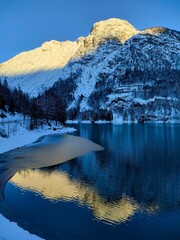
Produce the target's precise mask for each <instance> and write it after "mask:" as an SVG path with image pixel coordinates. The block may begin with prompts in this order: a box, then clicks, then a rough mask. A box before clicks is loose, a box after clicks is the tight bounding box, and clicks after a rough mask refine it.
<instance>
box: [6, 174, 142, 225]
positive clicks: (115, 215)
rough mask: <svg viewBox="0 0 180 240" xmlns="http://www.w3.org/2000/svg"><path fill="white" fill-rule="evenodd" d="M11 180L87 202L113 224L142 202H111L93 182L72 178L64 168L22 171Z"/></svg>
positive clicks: (98, 215)
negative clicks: (64, 171)
mask: <svg viewBox="0 0 180 240" xmlns="http://www.w3.org/2000/svg"><path fill="white" fill-rule="evenodd" d="M11 182H12V183H13V184H15V185H16V186H19V187H21V188H24V189H27V190H31V191H35V192H37V193H39V194H41V195H43V197H45V198H48V199H51V200H54V201H57V200H65V201H76V202H77V203H78V204H80V205H84V204H86V205H88V206H89V207H90V208H91V209H92V211H93V214H94V215H95V217H96V218H97V219H99V220H104V221H107V222H111V223H121V222H124V221H126V220H127V219H129V218H130V217H131V216H133V215H134V213H135V211H136V210H137V209H138V204H137V203H135V202H134V201H133V199H130V198H128V197H125V196H124V197H123V198H121V199H120V200H118V201H116V202H108V201H106V200H105V199H104V198H102V197H101V196H100V195H99V194H98V192H97V190H96V189H94V188H93V187H91V186H90V185H87V184H83V182H80V181H77V180H72V179H71V178H70V177H69V176H68V175H67V174H65V173H63V172H60V171H54V172H48V171H37V170H35V171H33V170H27V171H21V172H19V173H16V175H15V176H14V177H13V178H12V179H11Z"/></svg>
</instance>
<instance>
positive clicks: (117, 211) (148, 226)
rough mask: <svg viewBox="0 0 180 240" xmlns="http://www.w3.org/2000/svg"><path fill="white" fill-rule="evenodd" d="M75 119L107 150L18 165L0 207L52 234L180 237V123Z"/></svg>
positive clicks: (31, 229) (48, 235)
mask: <svg viewBox="0 0 180 240" xmlns="http://www.w3.org/2000/svg"><path fill="white" fill-rule="evenodd" d="M74 126H75V127H76V128H77V129H78V131H77V132H76V133H75V134H76V135H79V136H81V137H85V138H88V139H90V140H92V141H94V142H96V143H98V144H100V145H101V146H103V147H104V148H105V150H104V151H100V152H91V153H88V154H86V155H85V156H83V157H79V158H76V159H73V160H71V161H68V162H66V163H62V164H60V165H56V166H53V167H48V168H43V169H40V170H38V169H34V170H22V171H20V172H18V173H17V174H16V175H15V176H14V177H13V178H12V179H11V180H10V181H9V182H8V184H7V185H6V188H5V199H4V201H3V202H2V203H1V206H0V212H1V213H2V214H3V215H4V216H5V217H6V218H8V219H10V220H12V221H15V222H17V223H18V225H19V226H21V227H22V228H24V229H26V230H28V231H29V232H31V233H33V234H36V235H38V236H40V237H42V238H45V239H48V240H56V239H57V240H61V239H62V240H63V239H65V240H66V239H67V240H68V239H69V240H71V239H72V240H76V239H78V240H81V239H83V240H84V239H95V240H96V239H105V240H106V239H107V240H109V239H113V240H116V239H118V240H120V239H122V240H132V239H133V240H136V239H137V240H141V239H142V240H145V239H146V240H149V239H153V240H156V239H157V240H161V239H162V240H166V239H167V240H171V239H172V240H179V239H180V125H161V124H157V125H156V124H152V125H146V124H145V125H122V126H112V125H96V124H94V125H90V124H81V125H74ZM56 137H57V136H56ZM83 148H84V146H83V144H82V149H83ZM49 158H51V156H49Z"/></svg>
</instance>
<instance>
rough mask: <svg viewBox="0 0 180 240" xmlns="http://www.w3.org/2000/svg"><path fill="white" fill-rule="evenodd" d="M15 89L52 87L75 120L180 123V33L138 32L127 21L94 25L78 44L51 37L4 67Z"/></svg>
mask: <svg viewBox="0 0 180 240" xmlns="http://www.w3.org/2000/svg"><path fill="white" fill-rule="evenodd" d="M0 76H1V78H2V79H3V77H5V76H6V77H7V81H8V83H9V84H10V86H11V87H15V86H18V85H20V87H21V88H22V90H23V91H24V92H28V93H29V94H30V95H31V96H37V95H38V94H39V93H42V92H43V91H44V90H45V89H49V88H50V89H51V91H53V92H55V93H56V94H58V95H59V96H61V98H62V99H63V101H65V102H66V104H67V106H68V107H67V118H68V119H70V120H89V119H92V120H100V119H101V120H103V119H104V120H113V121H114V122H126V121H132V122H144V121H180V97H179V94H180V32H177V31H175V30H170V29H167V28H162V27H156V28H150V29H146V30H143V31H138V30H136V29H135V28H134V27H133V26H132V25H131V24H129V23H128V22H127V21H124V20H120V19H109V20H106V21H101V22H98V23H96V24H94V26H93V28H92V30H91V32H90V34H89V36H87V37H85V38H84V37H80V38H79V39H77V41H76V42H69V41H67V42H63V43H59V42H57V41H51V42H48V43H44V44H43V45H42V46H41V47H40V48H38V49H35V50H32V51H29V52H26V53H22V54H20V55H17V56H16V57H14V58H12V59H10V60H9V61H7V62H5V63H3V64H1V65H0Z"/></svg>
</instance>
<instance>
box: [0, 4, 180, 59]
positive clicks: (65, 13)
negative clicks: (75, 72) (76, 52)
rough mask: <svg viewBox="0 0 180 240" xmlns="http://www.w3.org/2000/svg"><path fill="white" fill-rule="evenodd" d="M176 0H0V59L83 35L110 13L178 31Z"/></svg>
mask: <svg viewBox="0 0 180 240" xmlns="http://www.w3.org/2000/svg"><path fill="white" fill-rule="evenodd" d="M179 13H180V1H179V0H173V1H170V0H137V1H136V0H124V1H122V0H109V1H106V0H90V1H86V0H0V38H1V39H0V62H3V61H5V60H7V59H9V58H11V57H13V56H15V55H16V54H18V53H20V52H22V51H27V50H30V49H33V48H36V47H38V46H40V45H41V44H42V43H43V42H45V41H48V40H52V39H54V40H58V41H63V40H75V39H77V38H78V37H79V36H86V35H88V34H89V31H90V29H91V27H92V25H93V23H95V22H97V21H100V20H104V19H108V18H111V17H116V18H121V19H125V20H128V21H129V22H130V23H131V24H132V25H133V26H134V27H136V28H137V29H139V30H141V29H144V28H147V27H152V26H165V27H169V28H172V29H175V30H179V31H180V14H179Z"/></svg>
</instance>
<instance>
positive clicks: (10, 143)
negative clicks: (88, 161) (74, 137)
mask: <svg viewBox="0 0 180 240" xmlns="http://www.w3.org/2000/svg"><path fill="white" fill-rule="evenodd" d="M74 131H76V129H75V128H72V127H62V128H57V129H56V130H53V128H48V127H46V128H38V129H35V130H32V131H30V130H28V129H26V128H23V129H21V131H19V132H18V133H17V134H16V135H12V136H10V137H8V138H2V137H0V154H3V153H5V152H8V151H10V150H13V149H16V148H18V147H22V146H25V145H27V144H31V143H33V142H35V141H36V140H38V139H39V138H40V137H43V136H45V135H53V134H65V133H70V132H74Z"/></svg>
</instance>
